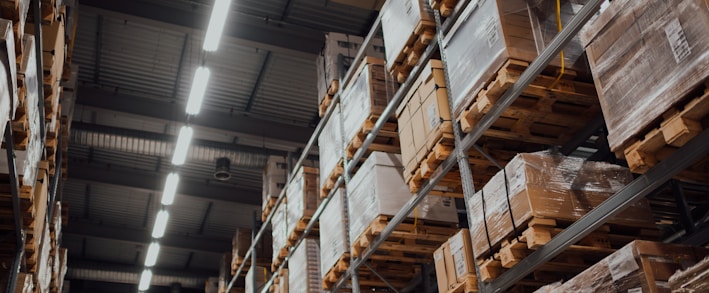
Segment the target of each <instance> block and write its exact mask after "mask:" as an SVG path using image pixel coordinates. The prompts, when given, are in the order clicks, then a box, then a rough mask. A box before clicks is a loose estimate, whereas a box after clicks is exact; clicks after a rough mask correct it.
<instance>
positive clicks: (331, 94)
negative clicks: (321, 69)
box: [318, 79, 340, 117]
mask: <svg viewBox="0 0 709 293" xmlns="http://www.w3.org/2000/svg"><path fill="white" fill-rule="evenodd" d="M339 90H340V81H339V80H336V79H333V80H332V82H330V86H328V88H327V93H325V96H324V97H323V99H322V101H320V105H319V106H318V114H319V115H320V117H322V116H323V115H325V112H326V111H327V108H328V107H330V104H332V100H333V99H334V98H335V94H337V91H339Z"/></svg>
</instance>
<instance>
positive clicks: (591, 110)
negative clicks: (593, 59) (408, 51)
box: [443, 0, 600, 145]
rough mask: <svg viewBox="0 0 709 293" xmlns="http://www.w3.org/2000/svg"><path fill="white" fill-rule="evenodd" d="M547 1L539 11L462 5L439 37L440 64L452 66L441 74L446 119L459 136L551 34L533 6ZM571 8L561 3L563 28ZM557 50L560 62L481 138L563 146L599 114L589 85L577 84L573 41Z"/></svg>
mask: <svg viewBox="0 0 709 293" xmlns="http://www.w3.org/2000/svg"><path fill="white" fill-rule="evenodd" d="M550 1H551V2H554V4H556V1H552V0H549V1H539V3H541V4H539V5H541V6H538V5H534V6H531V5H530V6H529V7H528V5H527V3H526V2H525V1H523V0H513V1H502V0H496V1H485V2H483V3H480V4H479V5H468V7H467V8H466V9H465V11H463V12H462V15H461V18H460V19H459V20H458V22H457V23H456V24H455V25H454V26H453V28H452V30H451V33H449V34H448V35H447V36H446V38H445V40H444V44H443V45H444V48H445V53H446V54H447V56H448V59H449V60H459V61H458V62H451V63H450V64H447V65H448V66H447V68H446V70H447V71H448V75H449V77H450V89H449V90H450V91H451V99H452V101H453V109H454V113H453V114H454V116H455V117H458V118H457V119H458V120H459V121H460V123H461V128H462V129H463V131H464V132H470V131H472V129H473V127H474V126H475V125H476V124H477V123H478V122H479V121H480V119H482V117H483V116H484V115H485V114H486V113H488V112H489V110H490V109H491V108H492V106H493V105H494V104H495V103H496V102H497V101H498V99H499V98H500V97H502V95H503V94H504V92H505V91H506V90H507V89H508V88H510V87H511V86H512V85H513V84H514V83H515V82H516V81H517V79H519V77H520V75H521V73H522V72H523V71H524V70H525V69H526V68H527V67H528V65H529V63H530V62H531V61H533V60H534V59H535V58H536V57H537V55H538V52H539V51H541V50H542V49H543V47H544V45H545V44H546V43H547V42H548V40H549V39H550V38H551V37H553V36H554V35H555V34H556V31H549V30H547V29H545V28H547V27H548V26H550V22H551V23H552V24H554V25H556V20H557V18H556V14H555V13H553V14H551V15H548V10H545V9H541V8H540V7H546V6H545V5H547V4H548V3H547V2H550ZM572 2H575V1H571V2H570V1H562V4H563V5H562V6H561V10H560V11H561V12H562V13H561V14H560V16H561V19H562V22H563V23H567V22H568V20H569V19H570V18H572V17H573V16H574V11H576V8H577V5H578V4H575V3H572ZM555 10H556V9H554V10H551V11H555ZM563 52H564V54H563V57H564V58H563V59H561V58H555V59H554V60H553V61H552V63H551V65H550V66H548V67H547V69H546V70H545V71H543V73H542V74H541V75H539V76H537V78H536V79H535V80H534V82H533V83H532V84H531V85H530V86H528V87H527V88H526V89H524V92H523V93H522V95H521V96H520V97H519V98H517V99H516V100H515V102H514V103H513V104H512V105H511V106H510V107H509V108H508V109H507V110H506V111H504V112H503V113H502V115H501V116H500V118H499V119H497V120H496V121H495V122H494V124H493V125H492V127H490V129H488V130H487V131H486V132H485V133H484V134H485V135H486V136H490V137H496V138H503V139H509V140H515V141H522V142H527V143H537V144H545V145H563V144H564V143H565V142H567V141H568V140H569V139H570V138H571V137H572V136H573V134H574V133H577V132H578V131H579V130H580V129H582V128H583V127H584V126H586V124H587V122H589V121H590V120H592V119H593V118H594V117H596V116H597V115H598V114H599V112H600V110H599V106H598V97H597V95H596V92H595V89H594V86H593V84H591V83H585V82H582V81H579V80H583V78H584V77H585V75H588V74H587V73H586V72H587V66H586V64H585V58H581V57H582V56H583V49H582V48H581V46H580V45H579V41H577V40H572V41H571V42H570V43H569V45H567V46H566V48H565V49H564V51H563ZM562 61H563V62H562ZM562 65H563V66H562Z"/></svg>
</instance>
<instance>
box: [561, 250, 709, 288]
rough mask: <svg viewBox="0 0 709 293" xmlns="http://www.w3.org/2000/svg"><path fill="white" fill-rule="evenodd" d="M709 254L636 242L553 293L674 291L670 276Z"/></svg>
mask: <svg viewBox="0 0 709 293" xmlns="http://www.w3.org/2000/svg"><path fill="white" fill-rule="evenodd" d="M707 255H709V250H707V249H706V248H699V247H692V246H687V245H677V244H664V243H658V242H650V241H642V240H636V241H633V242H631V243H630V244H628V245H626V246H625V247H623V248H622V249H619V250H618V251H616V252H615V253H613V254H611V255H609V256H608V257H606V258H604V259H603V260H601V261H600V262H598V263H597V264H595V265H593V266H592V267H590V268H588V269H587V270H585V271H583V272H582V273H580V274H578V275H577V276H576V277H574V278H573V279H571V280H569V281H567V282H565V283H564V284H562V285H561V286H560V287H558V288H555V289H552V290H551V292H553V293H561V292H581V291H583V292H617V293H620V292H623V293H625V292H670V288H669V285H668V283H667V280H668V279H669V278H670V276H671V275H672V274H673V273H674V272H675V271H677V270H678V269H684V268H687V267H688V266H691V265H692V264H694V263H696V262H698V261H700V260H701V259H702V258H704V257H706V256H707ZM673 292H674V291H673ZM697 292H699V291H697Z"/></svg>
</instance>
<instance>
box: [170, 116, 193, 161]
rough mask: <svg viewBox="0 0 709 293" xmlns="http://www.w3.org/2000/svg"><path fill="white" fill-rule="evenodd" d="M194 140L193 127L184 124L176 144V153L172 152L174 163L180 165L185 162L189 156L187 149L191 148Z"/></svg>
mask: <svg viewBox="0 0 709 293" xmlns="http://www.w3.org/2000/svg"><path fill="white" fill-rule="evenodd" d="M190 141H192V127H189V126H182V128H181V129H180V134H179V135H178V136H177V144H176V145H175V153H174V154H172V164H173V165H175V166H180V165H182V164H184V163H185V159H186V158H187V150H189V148H190Z"/></svg>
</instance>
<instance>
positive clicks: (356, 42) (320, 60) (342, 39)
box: [315, 32, 384, 104]
mask: <svg viewBox="0 0 709 293" xmlns="http://www.w3.org/2000/svg"><path fill="white" fill-rule="evenodd" d="M363 42H364V38H362V37H360V36H354V35H348V34H343V33H336V32H328V33H325V46H324V47H323V50H322V51H321V52H320V55H318V57H317V59H316V61H315V65H316V67H317V78H318V104H319V103H320V102H322V99H323V97H325V95H326V94H327V90H328V87H329V86H330V83H331V82H332V81H333V80H341V79H342V78H343V77H344V75H345V74H346V73H347V70H348V69H349V68H350V66H351V65H352V63H353V60H354V58H355V57H356V56H357V53H358V52H359V50H360V48H361V47H362V43H363ZM365 56H370V57H376V58H381V59H384V41H383V40H382V39H381V38H378V37H375V38H374V39H372V43H371V44H370V46H369V47H367V51H366V52H365Z"/></svg>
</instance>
